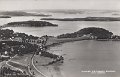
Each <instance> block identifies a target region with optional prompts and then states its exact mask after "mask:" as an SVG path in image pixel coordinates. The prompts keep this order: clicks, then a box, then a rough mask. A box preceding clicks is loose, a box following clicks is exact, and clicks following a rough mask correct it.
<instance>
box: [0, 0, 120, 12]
mask: <svg viewBox="0 0 120 77" xmlns="http://www.w3.org/2000/svg"><path fill="white" fill-rule="evenodd" d="M32 9H98V10H103V9H108V10H117V9H120V0H0V10H6V11H11V10H32Z"/></svg>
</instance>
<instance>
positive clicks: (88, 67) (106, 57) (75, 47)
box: [48, 41, 120, 77]
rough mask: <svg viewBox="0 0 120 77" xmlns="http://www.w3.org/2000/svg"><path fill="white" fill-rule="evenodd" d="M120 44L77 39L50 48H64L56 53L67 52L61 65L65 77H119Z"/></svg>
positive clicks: (117, 42)
mask: <svg viewBox="0 0 120 77" xmlns="http://www.w3.org/2000/svg"><path fill="white" fill-rule="evenodd" d="M119 46H120V42H119V41H77V42H71V43H65V44H62V45H60V46H56V47H52V48H51V49H50V50H62V51H56V52H54V53H55V54H57V53H59V54H61V55H63V54H66V55H64V58H65V61H64V63H63V65H62V66H60V68H61V71H62V73H63V75H64V77H119V76H120V75H119V73H120V68H119V67H120V56H119V54H120V47H119ZM48 51H49V50H48ZM83 71H84V72H83ZM85 71H90V72H85ZM100 71H101V72H100Z"/></svg>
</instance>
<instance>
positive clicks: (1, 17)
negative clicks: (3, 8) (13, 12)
mask: <svg viewBox="0 0 120 77" xmlns="http://www.w3.org/2000/svg"><path fill="white" fill-rule="evenodd" d="M0 18H11V17H10V16H0Z"/></svg>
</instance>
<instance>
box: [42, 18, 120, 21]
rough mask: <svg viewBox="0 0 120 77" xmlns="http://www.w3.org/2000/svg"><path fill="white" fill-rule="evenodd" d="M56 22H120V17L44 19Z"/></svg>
mask: <svg viewBox="0 0 120 77" xmlns="http://www.w3.org/2000/svg"><path fill="white" fill-rule="evenodd" d="M41 20H56V21H120V17H85V18H42V19H41Z"/></svg>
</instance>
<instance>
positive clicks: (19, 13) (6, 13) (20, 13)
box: [0, 11, 51, 17]
mask: <svg viewBox="0 0 120 77" xmlns="http://www.w3.org/2000/svg"><path fill="white" fill-rule="evenodd" d="M0 15H3V16H44V17H48V16H51V15H45V14H38V13H28V12H24V11H3V12H0Z"/></svg>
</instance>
